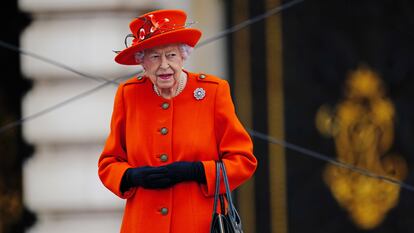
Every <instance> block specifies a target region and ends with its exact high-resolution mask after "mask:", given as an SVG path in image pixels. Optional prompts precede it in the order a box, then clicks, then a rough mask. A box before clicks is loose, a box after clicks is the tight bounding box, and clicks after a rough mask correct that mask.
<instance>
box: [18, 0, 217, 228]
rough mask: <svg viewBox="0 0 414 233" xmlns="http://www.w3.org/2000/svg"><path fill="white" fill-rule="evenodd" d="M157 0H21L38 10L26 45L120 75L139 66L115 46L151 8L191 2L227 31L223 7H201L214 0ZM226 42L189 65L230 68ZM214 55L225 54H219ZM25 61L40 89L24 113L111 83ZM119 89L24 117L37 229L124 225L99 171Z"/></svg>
mask: <svg viewBox="0 0 414 233" xmlns="http://www.w3.org/2000/svg"><path fill="white" fill-rule="evenodd" d="M154 2H155V1H152V0H139V1H136V0H123V1H119V0H99V1H98V0H88V1H85V0H19V6H20V9H21V10H23V11H26V12H28V13H30V14H31V15H32V17H33V21H32V23H31V24H30V25H29V27H28V28H26V30H25V31H24V32H23V33H22V35H21V46H22V48H23V49H24V50H27V51H30V52H34V53H37V54H39V55H42V56H44V57H47V58H50V59H53V60H55V61H56V62H59V63H63V64H65V65H67V66H70V67H72V68H74V69H76V70H78V71H81V72H84V73H87V74H91V75H93V76H99V77H102V78H106V79H114V78H116V77H120V76H123V75H125V74H129V73H133V72H134V71H137V70H138V67H128V66H121V65H118V64H116V63H115V62H114V61H113V58H114V55H115V54H114V53H113V52H112V49H114V50H121V49H123V47H124V44H123V40H124V37H125V35H127V34H128V33H129V28H128V24H129V22H130V21H131V19H133V18H134V17H135V16H137V15H139V14H141V13H143V12H144V10H148V9H160V8H178V9H184V10H185V11H187V12H188V13H189V15H190V16H191V19H193V20H196V21H199V22H206V23H203V24H201V23H200V24H198V25H196V27H199V28H200V29H202V30H203V31H206V32H207V35H212V34H214V32H218V31H219V30H220V28H219V27H220V24H221V23H222V21H220V20H219V21H218V20H217V19H222V16H221V15H220V14H221V11H219V10H218V11H216V10H215V11H214V12H213V13H212V14H211V15H206V14H203V15H201V14H200V15H198V14H199V13H200V12H199V10H197V11H196V9H198V8H197V6H199V7H200V6H201V7H206V6H207V5H208V4H207V3H201V1H178V0H176V1H158V2H156V3H154ZM200 4H201V5H200ZM206 4H207V5H206ZM211 4H214V5H215V8H214V6H209V7H208V8H207V9H216V8H217V9H219V8H220V7H221V5H216V4H217V3H216V1H212V2H211ZM210 17H211V18H213V19H214V20H211V19H210ZM220 17H221V18H220ZM223 25H224V23H223ZM203 27H206V28H203ZM205 35H206V33H205ZM204 38H206V37H204ZM223 43H224V41H223V40H222V41H221V42H218V43H217V42H216V43H214V44H211V45H208V46H206V47H205V48H204V49H200V50H199V51H198V50H197V51H194V55H193V57H191V58H190V62H189V63H188V64H187V66H188V68H189V69H190V70H191V71H198V70H200V71H204V72H208V73H214V74H219V75H220V74H225V71H224V67H225V65H224V63H223V62H224V60H225V57H224V52H223V51H222V48H223ZM214 53H217V54H214ZM209 57H210V58H211V57H215V58H217V59H214V60H213V61H212V60H211V59H208V58H209ZM221 61H223V62H221ZM21 62H22V72H23V74H24V75H25V77H26V78H28V79H31V80H32V81H33V88H32V90H31V91H30V92H29V93H28V94H27V95H26V96H25V98H24V99H23V103H22V105H23V109H22V111H23V116H31V115H33V114H36V113H38V112H41V111H43V110H44V109H47V108H49V107H51V106H54V105H56V104H58V103H61V102H62V101H65V100H68V99H69V98H71V97H74V96H76V95H78V94H81V93H84V92H85V91H88V90H91V89H93V88H95V87H97V86H98V85H101V84H102V83H103V81H97V80H91V79H85V78H82V77H80V76H79V75H77V74H74V73H72V72H69V71H66V70H64V69H61V68H58V67H55V66H53V65H50V64H48V63H45V62H43V61H39V60H36V59H34V58H31V57H28V56H25V55H22V56H21ZM198 68H201V69H198ZM223 78H225V77H223ZM115 91H116V85H113V84H109V85H107V86H105V87H104V88H101V89H99V90H98V91H95V92H93V93H92V94H90V95H87V96H85V97H83V98H81V99H78V100H76V101H73V102H71V103H68V104H67V105H65V106H63V107H60V108H57V109H55V110H53V111H51V112H50V113H47V114H45V115H43V116H40V117H38V118H35V119H33V120H30V121H27V122H26V123H24V125H23V133H24V137H25V140H26V141H28V142H29V143H31V144H33V145H34V146H35V153H34V155H33V156H32V157H31V158H30V159H29V160H28V161H26V163H25V164H24V168H23V179H24V180H23V185H24V202H25V204H26V205H27V206H28V208H29V209H31V210H32V211H33V212H35V213H36V215H37V217H38V221H37V222H36V224H35V226H34V227H32V228H31V229H29V232H30V233H49V232H53V233H56V232H59V233H66V232H67V233H72V232H78V233H83V232H84V233H94V232H97V233H98V232H99V233H105V232H108V233H113V232H118V231H119V227H120V224H121V218H122V210H123V206H124V200H121V199H119V198H118V197H116V196H115V195H113V194H112V193H110V192H109V191H108V190H107V189H106V188H105V187H104V186H103V185H102V183H101V182H100V180H99V178H98V175H97V162H98V157H99V155H100V153H101V150H102V148H103V144H104V141H105V139H106V136H107V134H108V132H109V124H110V117H111V112H112V105H113V98H114V93H115Z"/></svg>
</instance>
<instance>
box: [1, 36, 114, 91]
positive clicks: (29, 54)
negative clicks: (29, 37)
mask: <svg viewBox="0 0 414 233" xmlns="http://www.w3.org/2000/svg"><path fill="white" fill-rule="evenodd" d="M0 46H1V47H3V48H6V49H9V50H12V51H15V52H17V53H20V54H24V55H26V56H29V57H32V58H35V59H37V60H40V61H43V62H45V63H48V64H51V65H54V66H56V67H59V68H62V69H64V70H67V71H70V72H72V73H75V74H77V75H79V76H80V77H82V78H88V79H92V80H95V81H101V82H102V81H103V82H109V83H112V84H114V85H119V83H117V82H115V81H114V80H110V79H107V78H104V77H99V76H94V75H91V74H87V73H85V72H81V71H78V70H76V69H74V68H72V67H70V66H68V65H65V64H63V63H60V62H57V61H54V60H52V59H49V58H47V57H44V56H41V55H39V54H36V53H33V52H30V51H27V50H24V49H22V48H19V47H17V46H14V45H12V44H9V43H7V42H5V41H3V40H0Z"/></svg>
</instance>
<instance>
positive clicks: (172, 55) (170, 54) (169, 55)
mask: <svg viewBox="0 0 414 233" xmlns="http://www.w3.org/2000/svg"><path fill="white" fill-rule="evenodd" d="M176 55H177V54H175V53H169V54H167V56H168V57H175V56H176Z"/></svg>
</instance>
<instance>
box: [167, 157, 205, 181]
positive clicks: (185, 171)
mask: <svg viewBox="0 0 414 233" xmlns="http://www.w3.org/2000/svg"><path fill="white" fill-rule="evenodd" d="M162 167H164V168H166V169H167V173H166V174H165V176H166V178H167V180H169V183H168V184H169V185H167V186H172V185H175V184H177V183H180V182H183V181H197V182H199V183H206V176H205V173H204V167H203V164H202V163H201V162H174V163H171V164H168V165H165V166H162Z"/></svg>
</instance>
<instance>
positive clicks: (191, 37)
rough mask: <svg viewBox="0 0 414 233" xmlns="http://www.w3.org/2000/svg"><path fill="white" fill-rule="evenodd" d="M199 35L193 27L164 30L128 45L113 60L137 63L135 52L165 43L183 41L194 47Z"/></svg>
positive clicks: (127, 63)
mask: <svg viewBox="0 0 414 233" xmlns="http://www.w3.org/2000/svg"><path fill="white" fill-rule="evenodd" d="M200 37H201V31H199V30H197V29H193V28H183V29H178V30H174V31H170V32H165V33H162V34H159V35H156V36H153V37H151V38H148V39H146V40H144V41H141V42H139V43H138V44H136V45H133V46H131V47H128V48H126V49H124V50H122V51H121V52H120V53H118V55H117V56H116V57H115V61H116V62H117V63H119V64H122V65H139V64H140V63H138V62H137V61H136V59H135V53H136V52H138V51H143V50H145V49H150V48H154V47H157V46H162V45H167V44H177V43H183V44H187V45H189V46H191V47H194V46H195V45H196V44H197V42H198V40H199V39H200Z"/></svg>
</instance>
